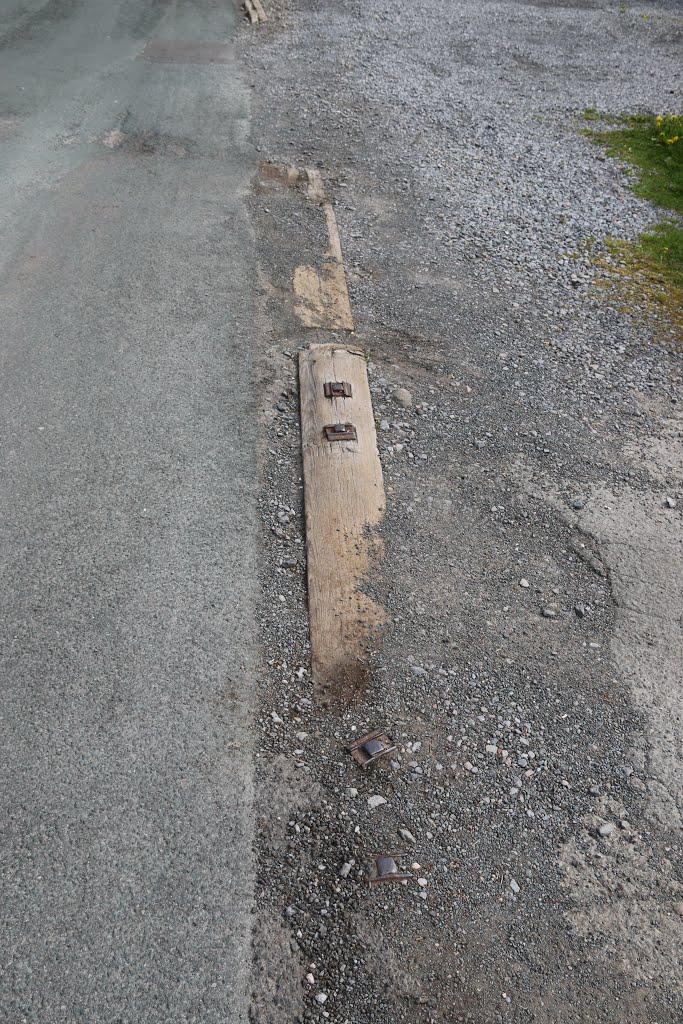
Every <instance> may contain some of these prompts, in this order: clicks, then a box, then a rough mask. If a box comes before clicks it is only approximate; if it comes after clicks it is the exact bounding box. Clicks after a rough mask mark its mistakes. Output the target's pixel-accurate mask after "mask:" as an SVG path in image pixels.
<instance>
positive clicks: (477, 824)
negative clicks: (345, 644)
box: [241, 0, 683, 1024]
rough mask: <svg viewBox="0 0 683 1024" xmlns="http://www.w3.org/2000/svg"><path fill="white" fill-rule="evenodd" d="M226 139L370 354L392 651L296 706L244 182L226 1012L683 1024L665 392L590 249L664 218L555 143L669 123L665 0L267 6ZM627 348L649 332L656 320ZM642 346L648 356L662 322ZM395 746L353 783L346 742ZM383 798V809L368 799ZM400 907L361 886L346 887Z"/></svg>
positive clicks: (671, 19) (615, 172)
mask: <svg viewBox="0 0 683 1024" xmlns="http://www.w3.org/2000/svg"><path fill="white" fill-rule="evenodd" d="M269 14H270V21H269V22H268V24H267V26H265V27H260V28H259V29H258V30H254V29H247V28H246V27H245V29H244V31H243V34H242V39H241V46H242V50H243V55H244V60H245V63H246V66H247V68H248V75H249V77H250V80H251V84H252V86H253V89H252V95H253V112H254V124H255V128H254V139H253V141H254V143H255V145H256V147H257V149H258V150H259V152H260V155H261V156H262V158H263V159H264V161H265V160H272V161H275V162H281V163H289V164H294V165H297V166H304V165H311V164H313V165H315V166H318V167H319V168H321V170H322V173H323V175H324V177H325V180H326V182H327V184H328V189H329V191H330V194H331V195H332V196H333V197H334V200H335V208H336V215H337V220H338V222H339V228H340V233H341V239H342V245H343V248H344V253H345V258H346V263H347V270H348V275H349V285H350V290H351V296H352V302H353V308H354V313H355V315H356V317H357V322H358V327H357V331H356V334H355V336H354V342H355V343H356V344H358V343H360V344H361V345H362V346H363V347H364V348H365V349H366V350H367V351H368V353H369V358H370V364H369V373H370V380H371V388H372V392H373V401H374V404H375V412H376V417H377V422H378V428H379V430H378V434H379V445H380V454H381V458H382V464H383V468H384V474H385V484H386V489H387V499H388V511H387V516H386V520H385V523H384V527H383V535H384V543H385V557H384V562H383V565H382V568H381V571H380V572H378V573H377V575H376V577H375V578H374V579H373V580H372V581H370V582H369V583H368V588H369V589H370V590H371V591H372V596H373V597H374V598H375V599H376V600H378V601H380V603H381V604H383V606H384V607H385V608H386V609H387V611H388V613H389V617H390V623H389V626H388V627H387V629H386V631H385V635H384V640H383V644H381V645H380V644H379V643H378V651H377V653H376V655H375V658H374V673H373V681H372V684H371V686H370V687H369V688H368V691H367V692H366V693H365V694H364V696H363V699H362V700H361V701H360V702H359V703H358V705H357V706H355V707H353V708H346V709H342V710H340V711H339V712H338V713H331V712H326V713H322V712H321V711H320V710H319V709H317V708H316V707H315V706H314V704H313V703H312V693H311V685H310V676H309V672H308V669H309V649H308V638H307V619H306V604H305V575H304V574H305V551H304V536H303V520H302V498H303V489H302V481H301V466H300V458H299V425H298V394H297V382H296V364H295V361H294V357H295V354H296V350H297V348H298V347H300V346H301V345H303V344H307V343H308V342H310V341H312V340H329V336H328V335H323V334H322V333H316V332H308V333H306V332H304V331H303V330H302V329H301V328H300V326H298V325H297V323H296V321H295V318H294V316H293V314H292V309H291V305H292V304H291V297H290V292H291V273H292V269H293V267H294V265H296V264H297V263H303V262H307V261H308V259H309V256H308V253H309V252H310V251H311V250H313V251H315V250H316V249H317V251H318V252H320V251H322V247H324V226H323V224H322V223H321V222H319V219H318V220H316V217H315V215H314V212H313V213H312V212H311V210H310V209H309V207H307V205H306V203H305V201H304V200H303V199H302V197H301V196H300V195H299V194H298V193H297V191H296V190H295V189H288V188H286V187H285V186H284V185H281V184H280V185H278V184H277V183H276V182H273V180H267V179H266V177H265V176H262V177H261V178H260V179H259V180H258V181H256V182H255V184H254V194H253V198H252V216H253V221H254V225H255V228H256V232H257V237H258V239H259V245H260V254H261V257H260V258H261V278H260V281H261V286H262V310H261V318H262V320H261V324H260V327H261V331H262V336H263V338H264V343H263V348H262V352H261V358H262V372H263V380H262V390H261V394H262V412H263V422H264V427H265V435H266V437H267V441H266V443H265V446H264V449H263V452H262V483H263V491H262V498H261V525H262V562H261V566H262V568H261V575H262V593H263V600H262V611H261V620H262V635H261V647H262V673H261V702H262V704H261V715H260V722H259V724H260V729H261V736H260V743H259V749H258V757H257V761H256V765H257V776H258V778H259V790H260V805H259V836H258V853H259V858H260V878H259V885H260V889H259V895H258V911H259V912H258V914H257V918H258V925H257V929H256V943H255V964H254V997H253V1007H252V1017H253V1019H254V1020H255V1021H258V1022H266V1021H268V1022H270V1024H273V1022H275V1024H279V1022H280V1021H282V1022H285V1021H287V1022H290V1021H293V1020H315V1021H318V1020H329V1021H333V1022H340V1024H341V1022H349V1024H351V1022H353V1024H364V1022H370V1021H373V1022H375V1024H377V1022H381V1024H389V1022H393V1021H409V1022H415V1024H417V1022H420V1024H423V1022H424V1024H430V1022H432V1021H438V1022H459V1021H477V1022H479V1021H483V1020H490V1021H519V1022H521V1021H525V1022H526V1021H538V1022H548V1024H549V1022H551V1021H552V1022H568V1024H569V1022H577V1024H578V1022H584V1021H596V1022H598V1021H604V1022H617V1021H619V1022H621V1021H625V1020H628V1021H629V1022H631V1021H633V1022H643V1024H645V1022H655V1021H656V1022H658V1024H669V1022H671V1024H673V1022H675V1021H680V1019H681V1014H682V1013H683V986H682V983H681V978H682V977H683V964H682V963H681V949H683V916H682V914H681V906H682V902H683V873H682V869H683V863H682V860H681V813H682V812H683V793H682V786H681V772H680V757H681V753H682V752H683V725H682V724H681V711H680V689H681V679H680V674H681V673H680V666H681V664H683V642H682V636H681V622H680V607H681V601H683V594H682V593H681V578H682V577H683V563H682V561H681V498H682V497H683V495H682V493H681V492H682V491H683V450H682V446H681V434H682V431H681V414H680V381H681V364H680V354H679V351H678V348H677V345H676V344H675V343H674V342H672V341H671V340H670V341H669V342H667V343H664V342H663V340H662V338H663V336H664V335H665V333H666V332H665V331H662V330H659V329H657V330H655V329H652V328H653V325H652V324H648V325H645V326H643V325H642V324H639V322H638V318H637V316H631V315H628V314H626V313H624V312H620V311H619V310H617V309H615V308H613V307H612V306H611V305H610V304H609V303H608V302H607V301H606V296H605V294H604V292H603V291H601V290H600V289H599V288H596V287H595V281H594V276H595V269H594V265H593V263H592V262H591V258H590V256H589V254H588V248H589V247H590V246H592V245H597V246H598V247H599V246H600V245H601V243H602V241H603V240H604V238H605V237H606V236H607V235H617V236H619V237H623V238H632V237H635V236H636V235H637V234H638V232H640V231H641V230H643V228H644V227H646V226H647V225H649V224H652V223H653V222H654V221H655V220H656V219H657V217H658V212H657V211H656V210H655V209H654V208H653V207H651V206H649V205H648V204H647V203H645V202H643V201H641V200H639V199H636V198H635V197H634V196H633V195H632V194H631V193H630V192H629V191H628V188H627V181H626V179H625V178H624V175H623V173H622V169H621V168H620V166H619V165H618V163H616V162H613V161H610V160H605V159H604V157H603V154H602V153H601V152H600V151H599V150H598V149H596V148H594V147H593V146H592V145H591V144H590V143H588V142H587V141H586V140H585V139H584V138H583V137H582V136H581V134H580V129H581V128H582V127H583V124H584V122H583V120H582V117H581V113H582V110H583V109H584V108H585V107H588V106H591V107H597V108H598V109H600V110H603V111H605V112H608V113H619V112H621V111H624V110H626V111H637V110H647V109H651V110H656V111H658V112H660V111H663V110H667V109H670V110H673V109H676V107H677V105H678V106H679V105H680V101H681V89H680V42H681V29H682V27H683V21H682V20H681V18H680V17H679V16H678V15H677V13H676V8H675V6H673V5H668V6H667V5H657V6H653V5H629V6H628V7H627V8H625V7H623V5H618V4H613V3H600V2H595V3H578V4H568V5H564V6H560V5H556V4H550V3H542V2H537V3H513V2H507V3H493V2H488V3H473V2H457V3H453V2H451V3H445V2H443V3H439V2H435V0H420V2H419V3H417V4H415V5H410V6H407V5H399V4H391V3H387V2H384V3H379V2H374V0H370V2H368V3H364V4H362V5H356V4H344V5H342V4H339V3H336V4H335V3H333V4H326V5H320V4H310V3H308V4H306V3H301V4H297V5H292V6H284V5H278V4H271V5H270V6H269ZM654 326H655V327H657V326H658V325H654ZM663 326H666V325H663ZM374 727H382V728H386V729H388V730H389V732H390V733H391V734H392V736H393V738H394V741H395V743H396V745H397V750H396V752H395V754H394V755H392V757H389V758H387V759H385V760H384V761H382V762H381V763H379V764H378V765H377V766H375V767H373V768H371V769H369V770H368V771H367V772H363V771H362V770H361V769H360V768H359V767H358V766H357V765H356V764H355V763H354V762H353V761H352V759H351V758H350V756H349V755H348V753H347V752H346V750H345V745H346V744H347V743H348V742H350V741H352V740H353V738H354V737H358V736H361V735H362V734H363V733H364V732H365V731H367V730H368V729H370V728H374ZM377 797H381V798H382V802H380V801H379V800H377V799H375V798H377ZM382 851H396V856H398V854H399V852H400V854H401V857H400V862H401V864H402V865H404V866H405V867H406V868H407V870H408V872H409V873H410V874H411V875H412V876H413V878H412V879H411V881H410V882H409V883H408V884H407V885H405V886H403V885H398V884H391V885H384V886H378V887H375V888H373V889H370V888H369V887H368V884H367V878H368V863H367V862H368V857H369V855H371V854H373V853H377V852H382Z"/></svg>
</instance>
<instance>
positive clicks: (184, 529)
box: [0, 0, 256, 1024]
mask: <svg viewBox="0 0 683 1024" xmlns="http://www.w3.org/2000/svg"><path fill="white" fill-rule="evenodd" d="M233 21H234V13H233V9H232V6H231V5H230V4H227V3H226V4H216V3H213V2H212V0H196V2H192V3H190V2H186V3H183V2H175V3H173V2H168V3H160V2H158V0H83V2H76V0H43V2H40V0H38V2H36V0H32V2H24V3H17V2H16V0H9V2H8V0H0V232H1V236H2V251H1V253H0V310H1V316H0V320H1V323H2V331H1V338H0V388H1V392H0V415H1V418H2V447H1V449H0V474H1V478H2V489H1V497H0V502H1V508H0V523H1V533H0V577H1V578H2V587H1V589H0V606H1V614H2V621H3V628H2V639H1V644H2V647H1V660H2V669H1V678H2V688H1V690H0V750H1V754H0V829H1V839H0V851H1V862H2V877H1V883H0V884H1V891H0V908H1V909H0V921H1V925H0V965H1V966H0V1007H2V1009H1V1010H0V1018H1V1019H2V1020H3V1021H8V1022H12V1024H14V1022H20V1021H29V1022H41V1024H48V1022H49V1024H57V1022H79V1024H82V1022H85V1021H89V1022H93V1024H95V1022H97V1024H105V1022H107V1024H109V1022H114V1021H120V1022H126V1024H132V1022H134V1021H144V1022H145V1024H153V1022H157V1021H159V1022H161V1021H163V1022H164V1024H170V1022H172V1021H202V1024H208V1022H211V1021H221V1022H222V1024H226V1022H237V1021H243V1020H245V1019H246V996H245V991H246V985H247V970H248V964H247V957H248V941H247V938H248V921H249V915H250V911H251V896H252V857H251V836H252V808H251V803H252V801H251V779H250V775H249V769H248V767H247V765H248V763H249V757H248V756H247V754H248V751H249V746H250V739H249V728H248V726H249V714H250V710H251V695H252V689H253V669H252V652H251V647H250V642H249V638H250V637H253V635H254V630H253V623H252V617H253V593H252V589H253V579H254V571H253V561H254V536H253V532H254V527H253V524H254V521H255V515H254V508H255V500H256V499H255V459H254V448H255V438H254V432H255V427H254V423H255V413H254V408H253V404H252V394H251V390H250V381H251V355H250V351H251V347H250V330H251V329H252V326H251V325H252V319H253V309H252V308H251V304H252V301H253V300H252V291H253V289H252V288H251V287H250V280H251V278H252V273H253V262H254V246H253V239H252V234H251V230H250V227H249V222H248V219H247V216H246V213H245V206H244V201H245V196H246V193H247V190H248V185H249V179H250V176H251V174H252V154H251V151H250V148H249V146H248V143H247V141H246V140H247V135H248V103H247V95H246V92H245V90H244V88H243V87H242V85H241V83H240V80H239V74H238V72H237V70H236V67H235V64H234V58H233V51H232V46H231V44H229V43H228V44H227V45H218V46H209V47H208V48H203V47H202V46H199V47H198V48H197V47H193V49H192V52H191V53H190V54H189V56H190V57H191V59H192V61H204V60H206V61H209V62H207V63H195V62H192V63H188V62H187V59H188V50H187V49H183V48H178V49H174V48H173V47H171V48H170V50H169V49H168V48H167V50H166V52H165V58H164V59H163V60H144V59H143V60H140V59H136V57H138V56H139V55H140V54H141V52H142V51H143V49H144V47H145V46H146V44H147V42H148V41H149V40H150V39H164V40H168V41H171V42H179V41H183V42H186V43H193V44H204V43H207V44H223V43H225V41H226V40H230V38H231V36H232V34H233V30H234V24H233ZM148 52H149V51H148ZM162 56H163V55H162ZM216 60H218V63H216V62H215V61H216Z"/></svg>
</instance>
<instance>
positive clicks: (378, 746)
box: [346, 729, 396, 768]
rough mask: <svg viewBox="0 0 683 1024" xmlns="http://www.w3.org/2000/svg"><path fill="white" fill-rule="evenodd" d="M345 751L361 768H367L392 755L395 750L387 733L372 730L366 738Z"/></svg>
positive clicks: (352, 744) (355, 742) (363, 737)
mask: <svg viewBox="0 0 683 1024" xmlns="http://www.w3.org/2000/svg"><path fill="white" fill-rule="evenodd" d="M346 749H347V750H348V752H349V754H351V757H352V758H353V759H354V761H355V762H356V763H357V764H359V765H360V766H361V768H367V767H368V765H370V764H372V763H373V762H374V761H376V760H377V759H378V758H380V757H384V756H385V755H386V754H392V753H393V752H394V751H395V750H396V746H395V744H394V743H393V741H392V739H391V736H389V734H388V733H386V732H383V731H382V730H381V729H373V731H372V732H369V733H368V734H367V736H362V737H361V738H360V739H358V740H355V741H354V742H353V743H351V744H350V745H349V746H348V747H347V748H346Z"/></svg>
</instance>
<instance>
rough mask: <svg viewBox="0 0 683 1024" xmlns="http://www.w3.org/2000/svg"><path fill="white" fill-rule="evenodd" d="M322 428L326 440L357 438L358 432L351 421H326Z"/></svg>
mask: <svg viewBox="0 0 683 1024" xmlns="http://www.w3.org/2000/svg"><path fill="white" fill-rule="evenodd" d="M323 429H324V431H325V437H326V438H327V440H328V441H357V440H358V434H357V433H356V428H355V427H354V425H353V423H328V424H327V426H325V427H323Z"/></svg>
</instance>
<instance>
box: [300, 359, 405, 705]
mask: <svg viewBox="0 0 683 1024" xmlns="http://www.w3.org/2000/svg"><path fill="white" fill-rule="evenodd" d="M299 382H300V394H301V431H302V437H301V443H302V451H303V467H304V486H305V503H306V548H307V556H308V606H309V619H310V631H311V660H312V675H313V687H314V695H315V696H316V698H317V699H318V700H320V701H322V702H324V703H338V704H343V703H347V702H349V701H352V700H353V699H354V698H355V697H357V696H358V695H359V694H360V693H361V692H362V690H363V689H364V686H365V683H366V681H367V678H368V672H369V654H370V651H371V650H373V649H374V648H375V647H376V646H377V642H378V630H379V629H380V628H381V626H382V625H383V623H384V622H385V621H386V615H385V612H384V609H383V608H382V607H381V606H380V605H378V604H377V603H376V602H375V601H373V600H372V598H371V597H370V596H369V595H368V594H367V593H365V592H364V590H363V588H364V585H365V583H366V582H367V581H368V579H369V577H370V573H371V570H372V568H373V565H375V564H376V562H377V561H378V559H379V557H380V556H381V550H382V542H381V539H380V538H379V537H378V535H377V532H376V531H377V527H378V525H379V523H380V521H381V519H382V517H383V515H384V509H385V496H384V481H383V479H382V467H381V465H380V461H379V454H378V451H377V435H376V432H375V421H374V417H373V412H372V400H371V397H370V388H369V385H368V375H367V368H366V363H365V358H364V356H363V354H362V353H360V352H357V351H353V350H351V349H348V348H342V347H340V346H339V345H334V344H327V345H311V346H310V348H308V349H305V350H304V351H302V352H301V353H300V355H299ZM326 385H327V387H326ZM326 392H327V394H326Z"/></svg>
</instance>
